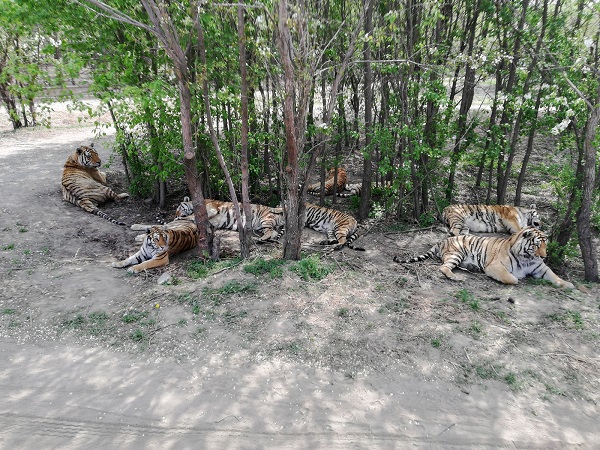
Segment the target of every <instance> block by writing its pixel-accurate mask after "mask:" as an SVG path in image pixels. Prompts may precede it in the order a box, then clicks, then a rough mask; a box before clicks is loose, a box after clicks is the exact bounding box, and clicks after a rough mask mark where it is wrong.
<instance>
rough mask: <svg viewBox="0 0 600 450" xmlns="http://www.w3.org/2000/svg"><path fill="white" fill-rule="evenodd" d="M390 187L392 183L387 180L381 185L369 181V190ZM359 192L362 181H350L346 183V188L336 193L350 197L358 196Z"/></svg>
mask: <svg viewBox="0 0 600 450" xmlns="http://www.w3.org/2000/svg"><path fill="white" fill-rule="evenodd" d="M391 187H392V183H390V182H389V181H388V182H386V183H385V184H383V185H382V184H379V185H377V183H371V190H373V189H377V188H383V189H390V188H391ZM361 192H362V183H351V184H347V185H346V188H345V189H344V190H343V191H342V192H338V194H337V195H338V197H352V196H353V195H356V196H357V197H360V194H361Z"/></svg>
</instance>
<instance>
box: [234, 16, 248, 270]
mask: <svg viewBox="0 0 600 450" xmlns="http://www.w3.org/2000/svg"><path fill="white" fill-rule="evenodd" d="M237 12H238V44H239V49H240V75H241V93H240V95H241V98H240V101H241V107H242V133H241V134H242V135H241V147H242V148H241V151H242V155H241V165H242V205H243V208H244V214H245V216H246V223H245V226H244V227H242V226H241V224H240V225H239V226H238V232H239V234H240V244H241V257H242V258H247V257H249V256H250V236H251V233H252V231H251V230H252V209H251V206H250V195H249V192H248V180H249V174H248V173H249V171H248V132H249V128H248V75H247V70H246V43H245V42H246V36H245V29H244V8H243V6H242V5H238V11H237Z"/></svg>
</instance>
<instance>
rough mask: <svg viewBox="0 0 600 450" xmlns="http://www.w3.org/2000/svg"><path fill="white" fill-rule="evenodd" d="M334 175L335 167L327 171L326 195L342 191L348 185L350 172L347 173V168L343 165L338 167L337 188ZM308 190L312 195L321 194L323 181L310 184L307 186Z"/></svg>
mask: <svg viewBox="0 0 600 450" xmlns="http://www.w3.org/2000/svg"><path fill="white" fill-rule="evenodd" d="M334 177H335V167H333V168H331V169H329V172H327V175H326V177H325V186H324V189H325V195H333V194H335V193H336V192H337V193H339V192H342V191H343V190H344V188H345V187H346V183H347V182H348V174H347V173H346V170H345V169H343V168H341V167H338V169H337V189H335V186H334V184H333V181H334ZM306 192H308V193H309V194H311V195H321V182H318V183H314V184H309V185H308V187H307V188H306Z"/></svg>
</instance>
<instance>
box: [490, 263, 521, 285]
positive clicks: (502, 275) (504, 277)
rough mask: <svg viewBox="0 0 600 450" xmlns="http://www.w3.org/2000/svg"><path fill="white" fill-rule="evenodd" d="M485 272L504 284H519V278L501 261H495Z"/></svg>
mask: <svg viewBox="0 0 600 450" xmlns="http://www.w3.org/2000/svg"><path fill="white" fill-rule="evenodd" d="M484 272H485V274H486V275H487V276H488V277H490V278H493V279H494V280H496V281H499V282H500V283H504V284H517V283H518V282H519V279H518V278H517V277H515V276H514V275H513V274H512V273H510V272H509V271H508V269H507V268H506V267H504V265H502V263H501V262H499V261H495V262H493V263H491V264H490V265H488V266H487V267H486V268H485V269H484Z"/></svg>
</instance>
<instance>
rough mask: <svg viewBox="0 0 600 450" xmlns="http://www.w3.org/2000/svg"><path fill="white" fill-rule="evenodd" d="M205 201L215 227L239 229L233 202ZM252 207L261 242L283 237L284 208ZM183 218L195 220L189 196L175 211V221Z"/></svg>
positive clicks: (257, 205) (256, 205) (140, 228)
mask: <svg viewBox="0 0 600 450" xmlns="http://www.w3.org/2000/svg"><path fill="white" fill-rule="evenodd" d="M204 202H205V204H206V212H207V214H208V221H209V222H210V224H211V225H212V226H213V227H215V228H217V229H220V230H232V231H237V229H238V228H237V220H236V218H235V214H234V211H233V203H232V202H223V201H220V200H211V199H205V200H204ZM240 206H241V204H240ZM250 209H251V211H252V222H251V225H252V230H254V231H259V232H262V235H261V237H260V238H259V239H258V241H259V242H261V243H262V242H266V241H275V240H277V239H279V238H280V237H281V234H283V233H282V231H278V230H279V229H281V228H282V227H283V226H284V224H285V221H284V218H283V209H282V208H271V207H269V206H264V205H259V204H255V203H251V204H250ZM240 213H241V214H242V220H244V223H245V216H244V215H243V211H240ZM181 219H186V220H187V219H190V220H194V205H193V204H192V202H191V201H190V198H189V197H184V198H183V201H182V202H181V203H180V204H179V206H178V207H177V210H176V211H175V221H177V220H181ZM150 226H151V225H141V224H134V225H132V226H131V229H132V230H146V229H148V228H149V227H150Z"/></svg>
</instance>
